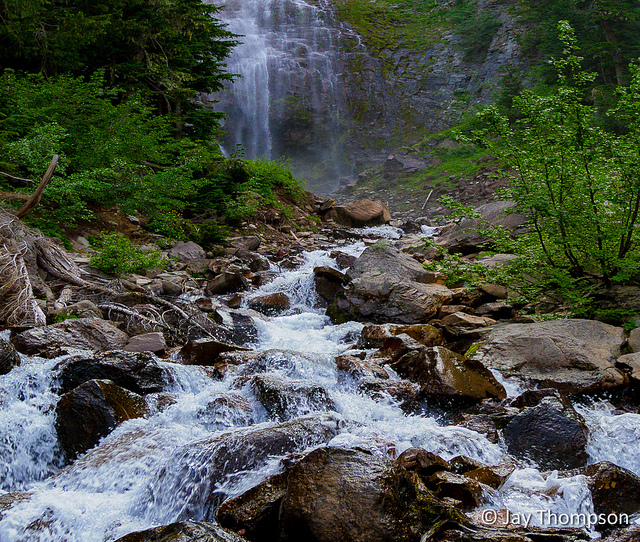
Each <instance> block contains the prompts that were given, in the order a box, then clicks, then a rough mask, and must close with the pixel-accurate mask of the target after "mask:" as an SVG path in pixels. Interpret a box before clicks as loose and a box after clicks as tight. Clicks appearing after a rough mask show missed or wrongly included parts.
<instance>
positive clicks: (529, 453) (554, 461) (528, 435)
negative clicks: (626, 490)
mask: <svg viewBox="0 0 640 542" xmlns="http://www.w3.org/2000/svg"><path fill="white" fill-rule="evenodd" d="M503 435H504V439H505V442H506V444H507V448H508V450H509V453H510V454H512V455H513V456H515V457H518V458H521V459H531V460H533V461H535V462H536V463H537V464H538V465H540V467H541V468H542V469H548V470H551V469H572V468H577V467H580V466H583V465H584V464H586V462H587V459H588V455H587V452H586V447H587V431H586V428H585V425H584V422H583V421H582V420H581V419H580V417H579V415H578V414H577V413H575V411H573V413H571V412H568V411H567V409H566V407H565V405H563V404H562V403H561V402H560V401H558V399H557V398H555V397H545V398H544V399H542V401H541V402H540V403H539V404H538V405H537V406H535V407H528V408H525V409H524V410H523V411H522V412H521V413H520V414H518V415H517V416H516V417H515V418H514V419H513V420H511V421H510V422H509V423H508V424H507V426H506V427H505V428H504V432H503Z"/></svg>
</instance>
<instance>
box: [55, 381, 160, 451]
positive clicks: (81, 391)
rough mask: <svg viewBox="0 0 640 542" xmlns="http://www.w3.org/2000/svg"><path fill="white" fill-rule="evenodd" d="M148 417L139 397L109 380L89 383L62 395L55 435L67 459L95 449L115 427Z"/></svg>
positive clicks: (147, 411)
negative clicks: (101, 439)
mask: <svg viewBox="0 0 640 542" xmlns="http://www.w3.org/2000/svg"><path fill="white" fill-rule="evenodd" d="M148 414H149V410H148V408H147V404H146V403H145V400H144V398H143V397H141V396H140V395H137V394H135V393H132V392H130V391H128V390H126V389H124V388H121V387H120V386H117V385H116V384H115V383H114V382H113V381H111V380H90V381H88V382H85V383H84V384H82V385H80V386H78V387H77V388H74V389H73V390H72V391H70V392H68V393H65V394H64V395H63V396H62V397H61V398H60V400H59V401H58V404H57V405H56V431H57V433H58V439H59V440H60V445H61V446H62V449H63V450H64V452H65V454H66V456H67V458H68V459H74V458H75V457H77V456H78V455H80V454H81V453H83V452H86V451H87V450H88V449H89V448H92V447H93V446H95V445H96V444H97V442H98V440H99V439H100V438H101V437H104V436H106V435H108V434H109V433H110V432H111V431H112V430H113V429H114V428H115V427H116V425H118V424H120V423H122V422H123V421H125V420H129V419H131V418H140V417H142V416H146V415H148Z"/></svg>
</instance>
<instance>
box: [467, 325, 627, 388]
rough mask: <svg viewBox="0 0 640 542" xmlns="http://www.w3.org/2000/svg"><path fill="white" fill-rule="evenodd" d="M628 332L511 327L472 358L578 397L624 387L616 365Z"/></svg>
mask: <svg viewBox="0 0 640 542" xmlns="http://www.w3.org/2000/svg"><path fill="white" fill-rule="evenodd" d="M625 340H626V337H625V334H624V330H623V329H622V328H619V327H614V326H610V325H608V324H603V323H602V322H596V321H594V320H552V321H548V322H539V323H534V324H510V325H506V326H501V327H497V328H495V329H493V330H491V331H490V332H489V333H488V334H487V335H485V337H484V338H483V340H482V343H481V344H480V346H479V347H478V349H477V350H476V352H475V354H474V356H473V358H474V359H476V360H479V361H481V362H482V363H483V364H484V365H486V366H488V367H492V368H494V369H498V370H499V371H501V372H503V373H505V374H506V375H509V376H516V377H519V378H521V379H523V380H525V381H528V382H530V383H533V384H536V385H538V386H539V387H542V388H555V389H557V390H559V391H560V392H561V393H565V394H575V393H584V392H591V391H596V390H602V389H607V388H613V387H617V386H621V385H624V384H626V382H627V377H626V376H625V374H623V373H622V372H621V371H620V370H618V369H617V368H616V367H615V366H614V364H615V362H616V359H617V358H618V356H620V348H621V347H622V345H623V343H624V342H625Z"/></svg>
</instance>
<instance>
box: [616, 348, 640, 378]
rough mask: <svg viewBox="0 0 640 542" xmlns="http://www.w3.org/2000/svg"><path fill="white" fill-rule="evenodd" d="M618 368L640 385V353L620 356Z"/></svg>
mask: <svg viewBox="0 0 640 542" xmlns="http://www.w3.org/2000/svg"><path fill="white" fill-rule="evenodd" d="M616 368H617V369H619V370H621V371H622V372H624V373H625V374H626V375H628V377H629V379H630V380H631V382H633V383H634V384H638V383H640V352H633V353H632V354H625V355H624V356H620V357H619V358H618V361H616Z"/></svg>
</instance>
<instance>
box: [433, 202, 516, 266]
mask: <svg viewBox="0 0 640 542" xmlns="http://www.w3.org/2000/svg"><path fill="white" fill-rule="evenodd" d="M514 206H515V203H514V202H512V201H494V202H492V203H487V204H485V205H482V206H481V207H478V208H477V209H476V212H478V213H480V215H481V216H480V217H479V218H473V219H469V218H463V219H462V221H461V222H460V223H458V224H451V225H449V226H446V227H445V228H444V229H443V230H442V231H441V232H440V235H439V236H438V241H437V242H438V244H439V245H440V246H444V247H446V248H448V249H449V250H450V251H452V252H461V253H463V254H469V253H471V252H479V249H480V248H486V247H488V246H490V245H491V241H490V240H489V239H488V238H486V237H484V236H482V235H481V234H480V233H478V232H477V231H475V230H478V229H479V228H481V227H483V225H484V223H486V222H488V227H491V226H494V227H501V228H505V229H507V230H509V231H512V232H515V231H517V230H518V229H519V228H522V227H523V226H524V225H525V224H526V222H527V220H528V218H527V217H526V216H525V215H521V214H518V213H514V212H511V211H512V209H513V208H514Z"/></svg>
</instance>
